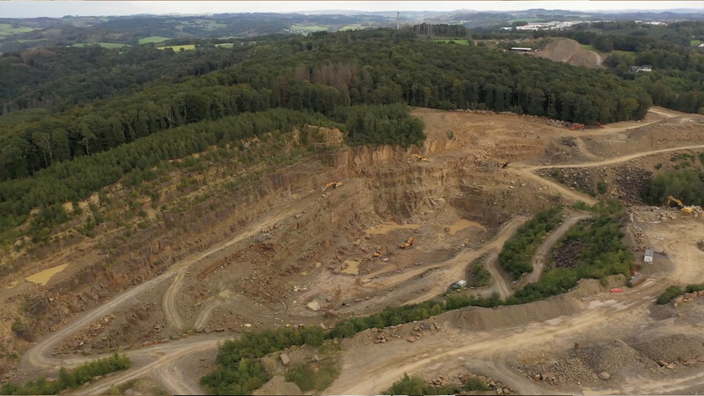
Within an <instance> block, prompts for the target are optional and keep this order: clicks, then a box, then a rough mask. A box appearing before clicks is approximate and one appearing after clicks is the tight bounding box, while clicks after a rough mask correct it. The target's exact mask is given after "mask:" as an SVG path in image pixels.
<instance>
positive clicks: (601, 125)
mask: <svg viewBox="0 0 704 396" xmlns="http://www.w3.org/2000/svg"><path fill="white" fill-rule="evenodd" d="M594 124H595V125H596V126H598V127H599V128H606V125H604V124H602V123H600V122H595V123H594Z"/></svg>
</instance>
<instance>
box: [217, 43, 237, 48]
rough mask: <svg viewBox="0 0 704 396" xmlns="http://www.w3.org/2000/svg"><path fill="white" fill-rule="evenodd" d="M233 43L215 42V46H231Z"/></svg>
mask: <svg viewBox="0 0 704 396" xmlns="http://www.w3.org/2000/svg"><path fill="white" fill-rule="evenodd" d="M232 45H233V43H220V44H215V46H216V47H223V48H231V47H232Z"/></svg>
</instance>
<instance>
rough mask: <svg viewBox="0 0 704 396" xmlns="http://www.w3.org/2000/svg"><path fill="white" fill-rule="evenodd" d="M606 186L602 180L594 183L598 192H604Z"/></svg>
mask: <svg viewBox="0 0 704 396" xmlns="http://www.w3.org/2000/svg"><path fill="white" fill-rule="evenodd" d="M607 187H608V186H607V185H606V183H605V182H604V181H599V183H597V185H596V189H597V191H599V194H604V193H605V192H606V189H607Z"/></svg>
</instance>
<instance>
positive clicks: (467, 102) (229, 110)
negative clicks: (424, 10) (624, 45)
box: [0, 29, 650, 180]
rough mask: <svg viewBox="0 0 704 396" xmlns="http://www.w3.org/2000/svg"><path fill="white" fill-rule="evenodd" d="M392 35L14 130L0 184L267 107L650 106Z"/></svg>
mask: <svg viewBox="0 0 704 396" xmlns="http://www.w3.org/2000/svg"><path fill="white" fill-rule="evenodd" d="M394 34H395V32H394V31H392V30H384V29H380V30H376V31H371V32H365V31H361V32H359V31H357V32H345V33H338V34H327V33H325V32H324V33H323V34H319V35H314V36H315V37H312V38H309V39H306V40H301V39H299V38H294V39H290V40H284V41H281V42H277V43H274V44H272V45H268V46H266V47H257V48H256V50H255V51H253V52H252V53H251V55H250V56H248V58H247V59H246V60H245V61H243V62H242V63H241V64H239V65H237V66H235V67H232V68H229V69H226V70H223V71H221V72H215V73H210V74H208V75H205V76H201V77H198V78H192V77H191V78H190V79H189V80H188V81H185V82H183V83H180V84H156V85H153V86H152V87H150V88H148V89H145V90H144V91H142V92H140V93H137V94H131V95H123V96H120V97H115V98H112V99H109V100H105V101H100V102H96V103H94V104H91V105H88V106H81V107H74V108H69V109H67V110H66V111H62V112H59V113H55V114H53V115H52V116H51V117H47V118H46V119H43V120H41V121H38V122H34V123H29V124H22V125H18V126H16V127H14V128H11V129H10V130H8V131H6V132H4V136H2V137H1V138H2V139H3V141H2V142H0V147H2V152H0V164H2V165H3V166H2V167H0V169H3V172H2V174H0V180H4V179H8V178H16V177H22V176H26V175H29V174H32V173H34V172H36V171H37V170H39V169H42V168H44V167H46V166H49V165H51V164H52V163H54V162H57V161H65V160H67V159H70V158H73V157H76V156H81V155H90V154H94V153H97V152H100V151H104V150H107V149H109V148H111V147H116V146H118V145H120V144H123V143H126V142H131V141H134V140H136V139H139V138H141V137H144V136H148V135H149V134H152V133H155V132H156V131H160V130H163V129H165V128H172V127H176V126H179V125H182V124H184V123H195V122H199V121H202V120H214V119H218V118H220V117H223V116H228V115H232V114H239V113H241V112H247V111H260V110H266V109H267V108H271V107H285V108H290V109H295V110H311V111H314V112H320V113H323V114H325V115H331V114H334V110H335V108H337V107H340V106H348V105H366V104H392V103H406V104H408V105H412V106H427V107H436V108H442V109H453V108H477V109H490V110H495V111H515V112H517V113H525V114H534V115H547V116H550V117H553V118H560V119H563V120H568V121H577V122H583V123H587V124H589V123H593V122H595V121H600V122H604V123H606V122H614V121H622V120H628V119H636V118H641V117H642V116H643V115H644V114H645V113H646V111H647V108H648V107H649V105H650V99H649V98H648V96H647V95H646V94H645V93H643V92H639V91H637V90H636V89H635V88H634V87H633V86H631V85H630V84H628V83H624V82H620V81H619V80H618V78H617V77H615V76H611V75H609V74H608V73H605V72H599V71H593V70H587V69H582V68H573V67H570V66H568V65H563V64H559V63H555V62H550V61H547V60H544V59H537V58H526V57H516V56H514V54H503V53H497V52H494V51H488V50H483V49H476V48H467V47H462V48H459V46H458V47H457V48H454V47H452V46H442V45H437V44H435V43H432V42H427V41H424V40H415V39H414V38H413V37H414V36H415V35H414V34H413V33H403V32H402V33H400V34H398V35H397V36H394ZM394 37H395V38H394ZM395 40H397V41H398V42H395ZM360 65H366V66H364V67H361V66H360ZM243 84H245V85H243ZM389 122H392V121H389ZM389 125H390V124H388V123H387V124H384V125H383V126H380V127H379V128H378V129H379V130H381V129H382V128H387V127H388V126H389ZM393 130H395V128H391V129H390V131H393ZM352 132H354V131H352ZM416 135H417V134H416ZM359 143H366V141H359Z"/></svg>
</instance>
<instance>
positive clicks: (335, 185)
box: [323, 181, 342, 191]
mask: <svg viewBox="0 0 704 396" xmlns="http://www.w3.org/2000/svg"><path fill="white" fill-rule="evenodd" d="M341 186H342V182H341V181H339V182H330V183H328V184H326V185H325V188H324V189H323V191H325V190H327V189H328V188H330V187H332V188H338V187H341Z"/></svg>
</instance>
